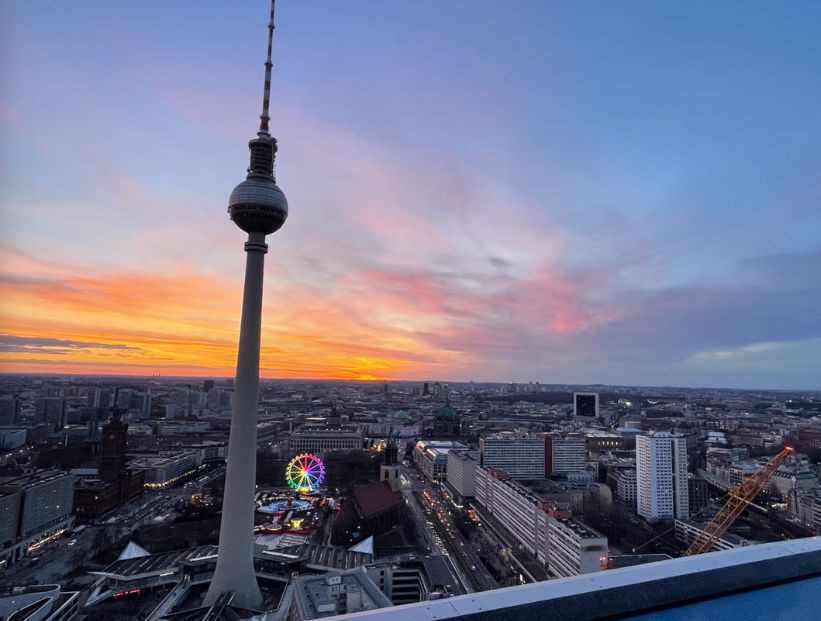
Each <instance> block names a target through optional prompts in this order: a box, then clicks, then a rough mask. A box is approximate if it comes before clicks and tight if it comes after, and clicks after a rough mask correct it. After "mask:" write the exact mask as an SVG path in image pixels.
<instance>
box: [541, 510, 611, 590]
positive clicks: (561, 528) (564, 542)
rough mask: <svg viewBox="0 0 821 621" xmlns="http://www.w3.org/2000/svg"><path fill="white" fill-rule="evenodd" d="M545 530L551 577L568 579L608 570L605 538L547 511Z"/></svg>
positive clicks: (573, 521)
mask: <svg viewBox="0 0 821 621" xmlns="http://www.w3.org/2000/svg"><path fill="white" fill-rule="evenodd" d="M547 526H548V529H547V532H548V555H547V570H548V573H549V574H550V575H551V576H553V577H555V578H568V577H570V576H578V575H579V574H589V573H593V572H596V571H601V570H602V569H604V568H605V567H606V566H607V554H608V546H607V537H605V536H604V535H602V534H600V533H597V532H596V531H594V530H592V529H590V528H588V527H587V526H585V525H584V524H581V523H580V522H577V521H576V520H574V519H572V518H569V517H560V516H559V515H556V513H555V512H552V511H548V515H547Z"/></svg>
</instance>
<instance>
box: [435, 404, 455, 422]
mask: <svg viewBox="0 0 821 621" xmlns="http://www.w3.org/2000/svg"><path fill="white" fill-rule="evenodd" d="M436 418H438V419H439V420H459V413H458V412H457V411H456V410H454V409H453V406H452V405H451V404H450V403H446V404H445V405H443V406H442V407H441V408H440V409H439V411H438V412H437V413H436Z"/></svg>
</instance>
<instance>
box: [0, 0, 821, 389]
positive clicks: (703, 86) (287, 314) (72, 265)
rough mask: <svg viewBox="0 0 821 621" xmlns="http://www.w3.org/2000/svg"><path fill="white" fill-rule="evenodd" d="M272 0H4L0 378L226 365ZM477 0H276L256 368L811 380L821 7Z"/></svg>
mask: <svg viewBox="0 0 821 621" xmlns="http://www.w3.org/2000/svg"><path fill="white" fill-rule="evenodd" d="M265 4H266V3H265V2H264V0H260V2H257V3H248V5H242V6H233V5H231V6H229V5H224V6H220V5H216V6H213V7H209V10H208V11H192V7H191V6H190V5H182V4H181V5H177V6H171V7H166V6H165V5H163V7H162V10H161V11H160V10H158V11H145V12H143V13H141V12H140V11H139V9H138V8H137V7H136V6H128V5H123V6H109V5H107V4H106V3H87V4H84V5H82V6H68V5H60V4H57V5H54V6H50V9H49V11H47V12H45V14H44V12H43V11H42V9H41V8H38V7H39V6H40V5H38V4H37V3H22V2H21V3H9V4H6V5H4V7H3V8H2V9H0V10H2V11H3V17H4V19H3V22H4V24H5V25H4V27H3V28H4V34H5V35H6V36H5V37H4V49H3V52H4V53H3V54H2V56H3V58H4V60H3V61H2V62H3V69H4V71H3V74H4V78H3V92H4V95H3V96H2V99H0V101H2V109H1V110H0V111H1V112H2V115H1V116H0V131H1V132H2V134H0V136H2V144H3V164H2V183H3V186H4V192H3V195H2V216H0V223H1V224H2V230H3V234H2V236H0V253H1V254H0V257H2V258H0V271H1V272H2V276H1V277H0V281H1V282H2V285H0V293H1V294H2V296H3V299H4V301H3V303H2V305H0V320H1V321H2V326H3V328H2V330H0V332H3V335H2V337H0V353H1V355H2V358H0V371H2V372H15V373H16V372H20V373H35V372H53V373H82V372H88V373H107V374H114V375H118V374H144V375H150V374H153V373H160V374H162V375H200V376H212V375H219V376H225V377H228V376H231V375H232V374H233V366H234V363H235V360H236V358H235V356H236V340H237V334H238V329H239V325H238V321H237V316H238V314H239V313H238V311H239V303H238V300H239V299H240V286H241V285H240V283H241V279H240V278H239V275H240V274H241V270H242V267H243V265H242V262H241V257H238V256H236V255H237V253H236V248H237V245H238V243H240V240H241V237H242V236H241V234H240V233H239V232H238V231H236V230H234V229H233V228H232V227H231V226H229V224H228V222H227V219H228V218H227V214H226V213H225V207H224V200H225V193H226V188H230V187H233V185H234V183H235V181H236V179H235V174H236V170H237V169H236V163H237V162H238V161H243V160H242V158H243V157H244V156H245V151H244V150H245V142H244V141H245V140H246V139H247V137H248V135H249V132H251V131H253V130H254V127H253V126H251V125H250V122H251V120H253V118H254V117H255V115H256V114H257V113H258V89H255V88H248V86H247V85H257V84H258V83H259V69H260V61H259V50H258V47H259V46H258V41H257V40H256V39H255V38H253V37H247V36H246V34H247V33H248V32H256V31H255V30H254V29H253V27H249V25H253V24H255V23H257V22H258V15H259V14H260V11H262V13H264V12H265V8H264V5H265ZM144 6H149V5H144ZM466 6H467V5H466V4H465V3H457V2H454V3H449V4H448V5H447V6H437V5H436V3H426V2H419V3H413V4H407V5H397V6H393V7H384V6H380V5H379V4H378V3H355V4H352V5H348V4H346V5H341V4H340V5H331V6H327V7H323V9H322V10H320V9H318V8H317V7H312V6H308V5H305V4H303V3H295V2H283V3H281V6H280V7H279V9H280V10H279V21H280V23H282V24H287V28H282V30H281V31H278V33H277V35H278V38H277V48H278V50H279V54H280V56H279V57H280V58H287V59H288V62H283V63H282V67H281V68H279V67H275V71H276V72H277V81H276V83H275V85H274V93H273V95H274V97H273V102H272V103H273V111H272V117H273V122H272V127H271V130H272V133H273V134H275V135H276V136H277V137H278V139H279V140H280V145H281V148H283V149H287V150H288V153H289V157H288V159H287V160H286V161H283V162H282V166H281V168H280V169H279V171H278V172H279V174H280V175H286V176H287V178H288V180H289V181H288V194H289V199H290V200H291V201H292V202H293V203H294V204H299V205H300V212H299V214H298V215H295V216H292V218H291V221H290V222H289V226H288V227H287V230H285V231H284V232H283V233H282V234H280V235H279V236H277V239H276V242H275V243H273V244H272V245H271V250H270V252H271V255H272V256H271V265H272V268H273V269H271V270H270V274H269V276H268V278H267V279H266V288H265V295H264V299H265V309H264V313H263V315H264V328H263V330H264V332H263V347H262V369H261V371H262V375H263V377H268V378H273V377H294V378H304V377H318V378H339V379H381V378H389V379H408V380H426V379H437V378H442V379H448V380H454V381H459V380H476V381H494V380H497V381H519V382H522V381H525V382H526V381H528V380H539V381H542V382H544V383H575V384H592V383H602V384H641V385H679V386H728V387H738V388H773V389H780V388H783V389H789V388H806V389H818V388H821V385H819V384H818V382H819V381H821V380H819V378H821V318H819V315H818V311H817V308H818V305H819V303H821V284H819V279H818V277H817V273H819V270H821V246H820V245H819V242H818V239H819V238H821V213H819V211H818V210H817V204H818V198H819V197H821V182H819V180H818V177H817V175H815V174H814V171H815V170H816V169H817V168H818V164H819V160H820V159H821V151H819V149H818V145H819V144H821V140H819V139H821V113H820V112H819V110H821V86H820V85H819V83H818V80H817V79H814V76H817V75H818V74H819V73H821V60H818V59H819V58H821V54H819V51H821V50H819V47H821V44H819V43H818V41H817V40H815V38H814V37H813V34H814V32H815V30H814V28H813V26H812V25H813V23H818V20H819V18H821V8H819V7H818V6H817V5H816V6H813V5H812V4H811V3H794V4H791V5H790V6H787V7H778V10H777V11H776V9H775V7H769V8H768V7H766V6H765V5H763V4H748V3H747V4H744V5H742V4H741V3H727V4H725V5H722V6H720V7H710V11H709V13H710V15H709V19H707V17H706V16H705V13H706V12H707V11H706V8H705V7H704V6H702V7H698V6H696V7H682V6H676V5H674V4H672V3H659V4H655V5H648V4H642V3H631V4H630V5H629V6H627V7H626V9H624V10H621V7H620V9H619V10H617V9H616V8H615V7H607V6H598V5H597V9H596V11H590V10H589V9H590V6H589V5H585V4H584V3H578V4H575V5H573V6H562V5H558V4H552V3H551V4H538V5H535V4H528V3H515V4H514V5H511V6H512V7H513V8H507V10H504V11H503V10H502V9H501V8H494V7H491V6H490V5H477V6H474V5H471V6H472V7H474V8H472V9H471V10H470V11H469V12H468V11H467V9H466ZM157 7H159V5H157ZM468 13H469V14H470V16H471V19H470V20H464V19H463V18H464V15H465V14H468ZM158 16H160V17H161V18H159V19H158ZM739 17H743V19H739ZM728 37H729V41H728V40H727V39H728ZM204 41H206V42H207V44H206V45H203V42H204ZM648 46H652V49H653V50H654V53H653V54H648V52H647V49H648ZM443 59H444V60H443ZM329 61H330V62H329ZM22 214H25V216H26V217H25V218H23V217H20V216H21V215H22ZM12 216H15V217H14V218H12ZM192 223H193V226H192ZM192 228H195V229H196V232H195V233H193V234H189V232H188V231H189V230H191V229H192ZM193 257H197V259H196V260H195V259H194V258H193Z"/></svg>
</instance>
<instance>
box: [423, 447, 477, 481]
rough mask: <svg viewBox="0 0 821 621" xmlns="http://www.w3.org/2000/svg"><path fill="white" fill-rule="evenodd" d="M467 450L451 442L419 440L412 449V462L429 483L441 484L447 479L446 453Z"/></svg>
mask: <svg viewBox="0 0 821 621" xmlns="http://www.w3.org/2000/svg"><path fill="white" fill-rule="evenodd" d="M467 448H468V447H467V446H465V445H464V444H462V443H461V442H454V441H452V440H420V441H419V442H417V443H416V446H415V447H414V449H413V462H414V463H415V464H416V467H417V468H419V470H421V471H422V473H423V474H424V475H425V477H426V478H427V479H428V480H429V481H438V482H443V481H445V480H446V479H447V473H448V453H450V451H453V450H456V451H460V450H461V451H464V450H467Z"/></svg>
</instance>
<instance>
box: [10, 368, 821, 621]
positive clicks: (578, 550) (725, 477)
mask: <svg viewBox="0 0 821 621" xmlns="http://www.w3.org/2000/svg"><path fill="white" fill-rule="evenodd" d="M425 384H427V386H426V385H425ZM0 387H2V391H0V517H2V520H0V539H2V541H0V545H2V549H0V571H2V570H3V568H13V567H18V566H21V565H26V566H27V565H28V563H30V562H33V559H36V558H37V557H38V556H39V555H40V554H41V551H42V550H44V549H48V547H49V546H50V545H52V541H53V540H55V539H58V540H59V539H60V538H63V537H66V536H69V535H67V533H71V532H73V531H74V530H75V529H77V528H81V527H82V526H84V525H89V526H94V525H104V524H106V523H107V521H108V520H111V519H115V521H116V519H119V518H117V517H116V516H119V515H122V514H123V513H124V512H129V511H136V512H137V514H140V515H141V513H140V508H141V507H143V506H146V505H150V503H151V502H153V499H158V498H160V499H161V498H162V497H163V495H165V494H171V495H172V497H174V498H180V497H182V498H188V497H189V496H195V497H200V498H201V500H199V501H198V502H202V503H203V504H202V505H201V506H210V505H211V504H213V503H217V504H218V502H219V499H218V498H214V497H213V496H209V495H208V492H207V491H205V488H204V487H203V485H204V483H203V482H204V481H207V480H209V475H208V473H210V472H212V471H215V472H219V468H221V467H223V465H224V463H225V460H226V457H227V446H228V439H229V434H230V429H231V418H230V404H231V402H232V399H233V386H232V382H230V381H228V380H219V379H215V380H205V381H200V380H196V381H195V380H183V379H163V378H147V379H145V380H140V381H135V380H131V379H129V380H115V379H105V380H104V379H88V380H86V379H83V378H56V377H55V378H48V379H42V378H23V377H19V378H18V377H14V376H8V377H4V378H2V379H0ZM258 417H259V423H258V425H257V451H258V453H259V454H260V455H262V456H269V457H270V459H272V460H274V463H277V460H279V463H283V464H284V463H287V462H288V461H289V460H291V459H292V458H293V457H294V456H296V455H298V454H302V453H313V454H316V455H320V456H322V458H323V459H324V460H326V461H328V462H329V463H333V459H334V456H338V457H339V456H341V458H342V459H343V460H344V459H348V460H351V461H350V463H359V464H366V463H367V464H370V463H373V464H378V469H376V466H374V468H375V469H374V470H372V472H373V474H372V475H371V477H372V478H370V480H368V481H363V480H355V481H352V485H350V487H347V488H345V487H344V486H343V488H342V489H340V490H339V502H338V503H336V504H334V503H330V504H329V505H328V506H329V507H332V509H330V511H331V514H332V515H333V520H331V521H330V526H329V527H328V531H327V533H325V534H324V535H323V538H324V543H322V544H320V543H317V542H314V543H312V544H311V546H307V544H304V543H301V541H304V537H303V539H300V537H301V535H299V534H285V535H279V536H277V537H280V538H281V543H280V544H277V545H278V546H279V547H273V548H269V549H267V551H266V552H265V553H264V554H263V553H260V555H259V557H258V558H257V561H256V562H257V563H258V566H259V567H260V568H261V569H262V570H263V571H269V572H273V574H276V575H278V576H282V577H284V578H283V579H285V580H290V578H287V576H290V572H292V571H294V569H295V567H297V566H299V567H309V568H310V572H309V573H311V572H314V573H312V575H302V576H300V578H299V579H297V580H293V581H292V587H291V589H292V590H291V591H290V595H288V597H287V601H286V600H283V602H282V605H283V606H287V612H285V611H284V610H283V614H285V615H286V616H290V618H293V619H297V618H299V619H303V618H305V619H308V618H321V617H323V616H329V615H331V614H336V613H339V612H342V611H347V612H353V611H357V610H368V609H373V608H374V607H388V606H397V605H402V604H405V603H409V602H413V601H425V600H426V599H435V598H437V597H446V596H449V595H453V594H457V593H458V592H459V579H458V576H455V575H454V573H453V571H452V570H451V569H448V567H447V565H442V566H439V565H436V564H435V563H434V560H435V559H437V558H443V557H441V556H439V554H440V551H439V550H437V547H436V546H437V545H442V546H444V545H445V543H446V542H445V540H446V539H449V538H450V537H455V536H456V535H455V534H454V532H453V531H447V530H442V529H443V528H444V526H442V527H441V528H440V527H439V526H438V525H436V522H437V521H438V520H439V519H440V517H439V516H438V515H437V511H439V512H441V511H442V508H441V506H440V507H439V508H438V509H437V508H435V507H434V506H433V505H431V504H425V503H427V502H428V501H426V500H425V499H424V498H423V497H422V491H423V490H428V491H431V492H434V491H435V492H436V493H437V494H443V495H444V497H445V498H447V499H449V501H450V500H452V503H450V504H448V505H447V506H448V507H451V508H452V509H451V510H453V511H455V512H457V513H461V514H462V518H460V519H463V520H467V523H468V526H469V525H470V524H471V523H472V524H475V526H474V527H473V528H476V529H478V530H479V531H480V532H481V533H482V535H481V537H483V538H484V539H483V540H482V541H483V542H484V543H483V544H482V545H483V547H482V548H481V554H482V555H483V558H484V559H485V560H484V561H479V559H478V558H476V559H473V560H472V561H470V562H471V563H479V562H487V563H488V571H491V570H492V572H495V573H493V574H492V576H493V579H494V580H498V584H500V585H502V584H513V583H515V582H511V581H509V580H514V581H515V580H518V577H517V576H518V575H522V576H525V578H526V579H527V580H530V579H557V578H562V577H567V576H574V575H580V574H590V573H595V572H599V571H601V570H602V569H604V568H606V567H616V566H623V565H630V564H635V563H642V562H648V561H650V560H657V559H658V557H659V556H662V557H664V558H666V557H668V556H676V555H678V554H680V553H681V551H682V550H683V549H685V548H686V547H687V546H688V545H690V543H692V542H693V541H694V540H695V539H696V537H698V536H699V534H700V533H702V532H703V530H704V528H705V527H706V525H707V524H708V522H709V521H710V520H711V519H712V518H713V516H715V515H716V513H717V511H718V510H719V509H720V507H721V499H723V498H724V497H725V496H726V494H727V493H728V492H729V491H730V490H731V489H732V488H733V487H734V486H735V485H737V484H739V483H740V482H741V481H743V480H745V479H746V478H747V477H749V476H751V475H753V474H755V473H756V472H759V471H760V469H761V468H762V467H763V466H764V465H765V464H766V463H767V462H768V461H769V459H771V457H772V456H773V455H774V454H775V453H776V452H778V451H779V450H780V449H781V448H782V447H783V446H785V445H790V446H793V447H794V449H795V450H794V452H793V453H792V454H791V455H790V456H789V458H787V459H786V460H785V461H784V463H783V465H781V466H780V467H779V468H778V469H777V470H776V471H775V472H774V473H773V475H772V477H771V478H770V480H769V481H768V483H767V486H766V489H765V493H764V494H762V496H761V497H760V498H759V499H758V500H757V503H758V504H759V505H760V507H761V511H758V510H753V511H754V512H755V515H754V517H755V519H754V520H748V519H746V518H745V517H744V516H742V518H741V519H739V520H738V521H737V522H736V523H735V524H734V525H733V527H732V528H731V529H729V530H728V531H727V532H725V533H723V534H722V536H721V537H720V538H718V539H717V541H716V542H715V543H714V545H713V547H712V549H714V550H725V549H740V548H744V547H748V546H752V545H756V544H758V543H760V542H761V541H762V540H763V539H764V538H765V537H770V538H777V537H779V536H784V535H783V534H782V533H788V534H789V535H791V536H801V535H803V534H811V533H821V486H820V485H819V479H818V476H819V459H820V458H821V426H819V424H818V420H819V419H821V399H819V398H817V397H813V396H811V395H810V396H806V395H796V396H790V395H785V394H781V393H778V394H770V393H747V392H732V391H684V390H673V389H639V388H634V387H623V388H618V389H615V388H613V389H608V391H604V390H603V389H601V387H596V389H591V388H587V387H583V388H574V387H563V386H549V385H545V384H536V383H534V384H532V385H531V384H517V385H515V386H514V385H508V384H480V383H474V384H458V383H448V384H446V383H443V382H438V383H437V382H427V383H424V382H387V383H346V382H329V383H323V382H295V381H294V382H284V381H283V382H263V384H262V386H261V390H260V402H259V410H258ZM214 469H216V470H214ZM329 473H331V474H332V475H333V476H335V477H337V478H339V476H340V473H339V472H338V471H337V470H333V469H331V470H329ZM344 474H345V473H342V476H343V478H344ZM282 485H283V486H284V485H285V482H284V480H283V482H282ZM183 490H184V492H185V493H182V492H183ZM328 491H329V492H330V491H331V490H328ZM334 492H336V490H334ZM415 503H421V505H420V507H419V510H420V512H421V513H419V514H418V515H417V512H416V511H415V510H412V509H413V507H412V505H413V504H415ZM266 519H273V516H272V517H271V518H266ZM278 519H280V520H282V521H283V522H286V516H284V515H281V516H279V518H278ZM409 521H411V522H413V524H414V526H413V529H414V530H412V531H407V532H408V533H411V534H410V535H408V534H407V533H406V532H405V531H406V530H407V529H408V528H409V526H408V522H409ZM299 522H300V520H299V519H297V520H296V522H295V523H296V524H299ZM295 528H297V531H298V528H299V527H298V526H297V527H295ZM450 528H453V525H451V526H450ZM653 528H655V529H656V530H652V529H653ZM660 530H661V532H666V533H667V534H665V535H664V536H663V537H661V538H658V539H654V537H655V535H653V534H652V533H654V532H655V533H658V532H660ZM424 532H427V533H429V535H425V536H424V537H423V536H422V534H423V533H424ZM413 533H415V537H416V540H415V541H414V540H413V537H414V534H413ZM613 533H615V534H616V535H618V536H619V537H621V538H622V540H621V541H620V542H618V543H611V539H610V538H609V537H608V535H611V534H613ZM271 536H274V535H271ZM428 536H429V537H430V538H431V541H425V540H426V538H427V537H428ZM78 537H79V538H80V539H81V538H82V535H80V536H78ZM408 537H411V539H410V540H408ZM436 537H439V538H440V540H441V542H440V544H436V543H435V541H434V540H435V539H436ZM625 537H626V539H625ZM409 541H410V543H408V542H409ZM625 541H628V542H629V543H625ZM648 541H650V542H651V543H649V544H646V542H648ZM385 542H391V544H390V545H398V546H400V548H398V549H400V550H401V549H403V548H401V545H417V546H421V551H417V552H416V553H415V554H414V553H413V552H412V551H409V552H407V554H405V555H401V559H400V560H398V561H391V562H387V563H380V562H379V559H378V558H377V557H378V554H379V550H381V549H383V547H384V546H385V545H386V543H385ZM430 544H433V545H430ZM645 544H646V547H645ZM268 545H271V544H268ZM300 546H305V547H300ZM354 548H355V549H354ZM614 549H618V550H620V551H621V552H629V551H631V550H632V549H637V552H636V553H635V554H629V553H624V554H614V551H613V550H614ZM344 550H352V551H349V552H347V553H346V554H345V555H342V553H341V551H344ZM214 554H215V552H214V551H213V546H212V548H211V551H210V552H209V551H208V550H206V549H203V550H202V551H201V552H197V553H196V554H194V553H193V552H191V551H189V552H188V553H187V555H185V556H184V557H183V556H179V555H177V556H174V558H177V559H178V560H173V559H172V560H168V558H166V559H165V560H163V559H162V558H160V557H157V560H156V562H157V567H158V569H157V572H156V573H152V575H151V577H150V578H149V577H147V576H143V577H140V574H130V573H128V572H131V571H132V565H130V564H129V563H136V560H134V561H126V560H123V561H119V563H120V565H121V567H120V566H117V567H114V568H112V572H114V573H112V574H110V575H109V576H108V577H107V578H105V579H103V578H99V579H98V580H100V581H101V582H100V583H99V584H100V585H102V586H101V589H103V590H101V591H100V597H103V599H101V600H100V602H104V601H110V602H114V601H115V600H116V601H120V599H119V598H126V597H127V596H128V595H127V594H129V593H136V591H135V590H134V589H153V588H154V586H155V585H156V586H157V588H159V586H160V585H165V586H163V588H170V587H173V586H174V585H175V584H177V582H176V581H178V580H179V579H180V576H183V575H189V576H191V578H190V579H191V580H192V581H193V583H198V581H201V580H207V579H208V575H209V573H208V572H209V571H213V559H214V556H213V555H214ZM367 554H370V555H371V556H367V558H366V556H363V555H367ZM150 556H151V557H152V558H153V557H154V555H150ZM395 556H396V555H395ZM411 556H415V557H416V558H414V559H412V558H411ZM427 556H430V557H431V558H430V559H428V558H425V557H427ZM169 558H170V557H169ZM331 558H337V559H338V562H337V561H334V562H330V559H331ZM343 558H344V559H347V561H344V562H343ZM397 558H398V557H397ZM295 559H296V560H295ZM322 559H326V560H325V561H323V560H322ZM494 559H495V560H494ZM514 559H515V563H519V564H520V565H521V566H519V565H516V572H514V574H513V575H512V577H505V575H504V568H505V566H506V564H510V563H513V562H514ZM423 560H424V562H425V563H427V565H424V564H422V561H423ZM144 562H145V561H144ZM152 562H154V561H152ZM322 562H327V563H328V564H327V565H322ZM351 562H366V564H367V567H365V568H364V569H360V568H357V567H354V566H350V565H346V563H351ZM317 563H318V564H317ZM423 565H424V566H423ZM134 567H136V565H134ZM477 567H478V566H477ZM481 570H482V568H481V567H478V569H477V570H476V571H474V570H470V571H468V572H467V573H471V574H473V573H477V574H478V573H481ZM133 571H136V569H133ZM116 572H126V573H123V574H118V573H116ZM499 572H502V573H499ZM161 574H162V576H163V577H162V579H160V575H161ZM489 575H490V574H489ZM337 578H338V581H337ZM505 580H508V581H507V582H505ZM106 589H107V590H106ZM123 593H125V594H126V595H118V594H123ZM115 595H118V597H117V598H115V597H114V596H115ZM58 597H63V595H59V596H58ZM55 601H56V600H55ZM66 601H67V600H66ZM93 605H100V604H93ZM112 605H113V604H112Z"/></svg>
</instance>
